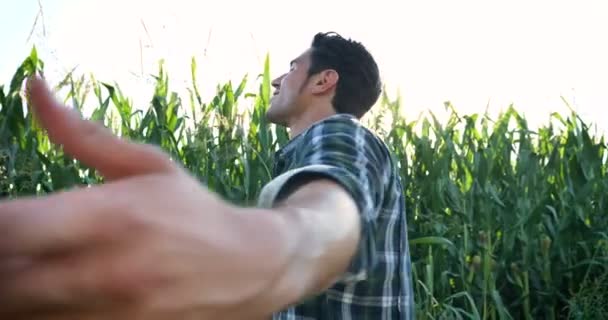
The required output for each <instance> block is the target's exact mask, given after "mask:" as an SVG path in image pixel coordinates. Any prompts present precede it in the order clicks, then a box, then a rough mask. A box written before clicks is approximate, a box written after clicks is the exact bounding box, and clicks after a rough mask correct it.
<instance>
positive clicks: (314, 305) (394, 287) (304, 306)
mask: <svg viewBox="0 0 608 320" xmlns="http://www.w3.org/2000/svg"><path fill="white" fill-rule="evenodd" d="M275 160H276V162H275V168H274V179H273V180H272V181H271V182H270V183H269V184H268V185H266V186H265V187H264V188H263V189H262V193H261V194H260V197H259V199H258V201H259V202H258V204H259V206H261V207H267V208H269V207H272V206H273V204H274V203H275V202H276V201H277V200H279V199H280V197H281V194H282V192H283V191H285V190H286V189H287V187H288V186H290V187H291V186H293V183H294V182H295V181H302V178H310V177H313V176H319V175H322V176H325V177H329V178H331V179H334V180H335V181H337V182H339V183H340V184H341V185H342V186H344V187H345V188H346V190H348V191H349V192H350V193H351V195H352V196H353V199H355V201H356V203H357V206H358V207H359V210H360V212H361V222H362V236H361V241H360V243H359V247H358V250H357V253H356V255H355V257H354V258H353V260H352V261H351V264H350V267H349V268H348V270H347V271H346V272H345V274H344V275H343V276H342V277H341V278H340V279H339V281H337V282H336V283H335V284H334V285H333V286H332V287H330V288H329V289H327V290H326V291H324V292H322V293H321V294H319V295H316V296H314V297H310V298H308V299H305V300H303V301H299V302H298V303H297V304H295V305H293V306H290V307H289V308H288V309H286V310H283V311H281V312H279V313H277V314H275V315H273V319H274V320H290V319H292V320H297V319H302V320H304V319H308V320H313V319H314V320H320V319H331V320H340V319H353V320H357V319H360V320H364V319H378V320H385V319H386V320H388V319H404V320H409V319H414V299H413V289H412V278H411V263H410V253H409V249H408V246H409V245H408V240H407V224H406V216H405V201H404V195H403V188H402V185H401V182H400V178H399V174H398V171H397V167H396V165H395V162H394V161H393V158H392V155H391V154H390V152H389V151H388V149H387V147H386V145H385V144H384V143H383V142H382V141H381V140H380V139H379V138H378V137H377V136H375V135H374V134H373V133H372V132H371V131H369V130H368V129H366V128H365V127H364V126H363V125H361V124H360V123H359V121H357V119H356V118H354V117H351V116H349V115H346V114H338V115H334V116H331V117H328V118H326V119H323V120H321V121H319V122H317V123H315V124H313V125H312V126H311V127H309V128H308V129H307V130H306V131H305V132H303V133H301V134H299V135H298V136H296V137H294V138H293V139H292V140H291V141H290V142H289V143H287V145H285V146H284V147H283V148H282V149H281V150H279V151H278V152H277V153H276V159H275Z"/></svg>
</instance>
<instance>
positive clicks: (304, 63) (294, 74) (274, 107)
mask: <svg viewBox="0 0 608 320" xmlns="http://www.w3.org/2000/svg"><path fill="white" fill-rule="evenodd" d="M309 66H310V49H309V50H306V51H305V52H304V53H302V54H301V55H300V56H299V57H297V58H296V59H294V60H293V61H292V63H291V66H290V70H289V72H287V73H285V74H283V75H281V76H280V77H278V78H276V79H274V80H273V81H272V86H273V87H274V88H275V92H274V94H273V96H272V97H271V98H270V108H269V109H268V111H267V112H266V116H267V118H268V120H269V121H270V122H273V123H276V124H280V125H287V124H288V121H289V120H290V119H292V118H294V117H297V115H298V114H300V113H301V112H302V111H303V110H304V108H306V106H307V105H309V104H310V102H311V97H312V95H311V93H310V92H308V90H306V85H307V79H308V68H309Z"/></svg>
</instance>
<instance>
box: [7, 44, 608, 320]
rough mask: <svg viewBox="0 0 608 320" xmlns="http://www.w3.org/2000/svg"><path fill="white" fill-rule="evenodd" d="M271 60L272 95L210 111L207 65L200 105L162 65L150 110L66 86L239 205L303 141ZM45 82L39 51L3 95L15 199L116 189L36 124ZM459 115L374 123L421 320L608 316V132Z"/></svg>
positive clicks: (90, 82)
mask: <svg viewBox="0 0 608 320" xmlns="http://www.w3.org/2000/svg"><path fill="white" fill-rule="evenodd" d="M269 65H270V62H269V58H268V57H267V59H266V62H265V66H264V70H263V72H262V73H261V75H260V77H258V78H256V81H257V82H256V83H255V84H256V88H257V89H256V92H245V91H246V89H245V88H246V86H247V78H246V77H245V78H243V81H242V82H240V83H239V84H238V85H233V84H232V83H230V82H228V83H226V84H222V85H218V86H217V92H216V95H215V97H213V98H212V99H210V101H203V100H202V99H201V95H200V93H199V90H198V88H197V82H196V73H197V70H196V61H195V60H194V59H193V60H192V70H191V71H192V82H191V84H190V87H189V95H188V96H185V97H182V96H178V95H177V94H176V93H175V92H173V91H171V88H170V87H169V77H168V75H167V74H166V72H165V70H164V69H163V67H162V64H161V65H160V68H159V71H158V74H157V75H156V86H155V91H154V92H153V93H151V98H150V103H149V105H147V106H137V107H136V106H133V104H132V102H131V101H130V99H129V98H128V96H127V95H125V94H124V93H123V92H121V90H120V88H119V86H118V85H110V84H108V83H104V82H100V81H98V80H96V79H95V78H94V77H92V76H90V77H85V76H80V77H77V76H75V75H74V74H72V73H70V74H68V75H67V76H66V77H65V79H64V80H63V81H62V82H61V83H59V84H58V87H57V88H58V89H59V88H63V89H66V90H67V91H68V93H67V95H64V96H62V98H63V99H65V102H66V103H67V104H69V105H71V106H73V107H75V108H76V109H78V110H82V106H83V105H84V102H85V100H86V99H94V100H95V101H94V105H95V108H94V110H93V111H92V114H91V115H90V116H89V118H90V119H92V120H95V121H100V122H103V123H104V124H105V125H106V126H107V127H109V128H111V129H112V130H113V131H114V132H115V133H116V134H118V135H121V136H123V137H125V138H128V139H132V140H135V141H141V142H147V143H152V144H156V145H159V146H161V147H162V148H163V149H164V150H166V152H167V153H169V154H170V155H171V156H172V158H173V159H174V160H175V161H179V162H181V163H182V164H183V166H184V167H185V168H186V169H187V170H189V171H190V172H191V173H192V174H193V175H195V176H197V177H198V178H199V179H200V181H201V183H202V184H204V185H206V186H208V187H209V188H210V189H212V190H214V191H216V192H217V193H219V194H220V195H222V196H223V197H224V198H225V199H227V200H228V201H232V202H234V203H238V204H240V205H253V204H254V203H255V200H256V197H257V195H258V193H259V191H260V189H261V187H262V186H263V185H264V184H265V183H267V182H268V181H269V180H270V179H271V172H272V170H271V168H272V165H273V163H272V157H273V154H274V151H275V150H276V149H277V148H279V147H280V146H282V145H283V144H285V143H286V142H287V141H288V135H287V132H286V131H285V129H283V128H281V127H277V126H274V125H271V124H269V123H268V122H267V121H266V119H265V118H264V112H265V110H266V108H267V106H268V101H269V98H270V95H271V86H270V74H269ZM34 72H39V73H43V72H44V63H43V62H42V61H41V60H40V59H39V58H38V56H37V53H36V50H35V49H34V50H33V51H32V53H31V54H30V56H29V57H27V58H26V59H25V60H24V62H23V64H22V65H21V66H18V69H17V71H16V73H15V75H14V78H13V79H12V81H11V83H10V84H8V86H6V85H5V86H0V199H8V198H12V197H16V196H24V195H35V194H45V193H49V192H53V191H58V190H63V189H68V188H74V187H77V186H81V185H88V184H96V183H102V182H103V181H102V178H101V177H99V176H98V175H97V173H96V172H95V171H94V170H92V169H90V168H87V167H86V166H84V165H82V164H80V163H79V162H77V161H75V160H74V159H72V158H70V157H69V156H67V155H65V154H63V153H62V151H61V149H60V148H58V147H57V146H54V145H51V144H50V143H49V140H48V138H47V136H46V135H45V133H44V132H43V131H42V130H41V129H40V128H39V127H38V126H37V125H36V124H35V123H34V122H33V121H32V118H31V115H30V114H29V113H28V112H27V105H26V103H25V100H24V93H23V82H24V79H25V78H26V77H28V76H29V75H31V74H32V73H34ZM445 107H446V108H447V109H446V110H448V111H449V112H450V113H451V116H450V117H449V119H448V120H447V121H443V122H440V121H439V120H437V118H436V117H434V116H433V114H430V115H429V116H427V117H420V118H418V119H406V118H405V117H404V116H402V115H400V113H399V110H400V108H403V106H402V103H401V101H400V99H399V97H397V98H396V99H391V98H389V97H388V96H387V95H386V94H384V95H383V96H382V97H381V100H380V101H379V103H378V106H377V107H376V109H377V110H376V111H375V112H374V114H373V115H370V116H369V117H366V119H365V121H366V123H367V124H368V126H369V127H370V128H372V129H373V130H375V131H376V132H378V134H379V135H380V136H381V137H383V138H384V139H385V141H386V142H387V144H388V145H389V147H390V148H391V149H392V151H393V152H394V155H395V158H396V159H397V160H398V163H399V166H400V172H401V176H402V179H403V182H404V190H403V192H404V193H405V194H406V195H407V209H408V211H407V214H408V222H409V226H408V228H409V235H410V245H411V251H412V261H413V272H414V274H413V276H414V281H415V300H416V309H417V317H418V318H419V319H608V215H607V214H606V213H607V210H608V196H607V194H608V165H607V157H608V152H607V150H606V147H607V145H606V143H605V141H604V137H596V136H592V135H591V132H590V130H589V127H588V125H587V124H585V123H584V122H583V121H581V119H580V118H579V117H577V115H576V114H575V113H574V112H573V113H571V114H569V115H560V114H553V115H552V117H551V121H549V122H548V123H547V124H546V125H545V126H543V127H540V128H539V129H537V130H531V129H529V128H528V125H527V123H526V119H525V118H524V117H523V116H521V115H520V114H519V113H518V112H517V111H516V110H515V109H514V108H513V107H510V108H508V109H507V110H506V111H505V112H503V113H502V114H500V115H499V116H497V117H496V119H491V118H490V117H489V116H488V115H487V114H483V115H482V114H472V115H461V114H458V113H457V112H456V110H454V108H453V107H452V106H451V105H450V104H447V103H446V105H445ZM239 110H244V111H239ZM387 121H388V123H389V124H390V125H388V126H384V125H383V123H386V122H387ZM0 201H1V200H0Z"/></svg>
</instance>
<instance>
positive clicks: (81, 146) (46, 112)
mask: <svg viewBox="0 0 608 320" xmlns="http://www.w3.org/2000/svg"><path fill="white" fill-rule="evenodd" d="M27 87H28V97H29V102H30V105H31V106H32V108H33V113H34V114H35V115H36V117H37V119H38V121H39V122H40V123H41V125H42V126H43V127H44V128H45V129H46V130H47V132H48V135H49V138H50V139H51V141H52V142H53V143H57V144H60V145H62V146H63V148H64V150H65V152H66V153H68V154H70V155H72V156H73V157H74V158H76V159H78V160H80V161H82V162H83V163H85V164H86V165H88V166H91V167H93V168H95V169H97V170H98V171H99V172H100V173H101V174H102V175H103V176H105V177H106V178H108V179H114V178H119V177H124V176H130V175H137V174H146V173H152V172H167V171H170V170H173V169H174V165H173V164H172V162H171V160H170V159H169V158H168V157H167V156H166V155H165V154H164V153H163V152H161V151H160V150H158V148H156V147H153V146H151V145H146V144H137V143H133V142H129V141H126V140H123V139H120V138H119V137H117V136H115V135H113V134H112V133H111V132H110V131H109V130H107V129H106V128H104V127H103V126H101V125H100V124H98V123H95V122H93V121H87V120H84V119H82V118H81V117H80V116H79V115H78V114H77V113H76V112H74V111H73V110H71V109H68V108H66V107H64V106H62V105H61V104H60V103H59V102H58V101H57V100H56V98H55V97H54V95H53V94H52V92H51V91H50V90H49V88H48V86H47V85H46V82H45V81H44V80H42V79H40V78H38V77H33V78H31V79H29V80H28V85H27Z"/></svg>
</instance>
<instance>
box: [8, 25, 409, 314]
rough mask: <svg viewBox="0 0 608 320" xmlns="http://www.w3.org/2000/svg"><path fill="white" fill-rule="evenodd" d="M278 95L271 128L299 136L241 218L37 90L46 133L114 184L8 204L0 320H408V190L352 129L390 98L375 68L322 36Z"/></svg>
mask: <svg viewBox="0 0 608 320" xmlns="http://www.w3.org/2000/svg"><path fill="white" fill-rule="evenodd" d="M273 86H274V87H275V88H276V89H277V90H276V92H275V95H274V96H273V98H272V102H271V107H270V109H269V110H268V118H269V119H270V120H271V121H273V122H275V123H277V124H280V125H285V126H288V127H289V128H290V133H291V136H292V139H291V141H290V142H289V144H288V145H287V146H285V148H284V149H282V150H281V151H280V152H278V153H277V161H278V162H277V164H276V173H277V177H276V178H275V179H274V180H273V181H272V182H271V183H269V184H268V185H267V186H266V187H265V188H264V189H263V191H262V194H261V195H260V199H259V206H258V207H256V208H242V207H236V206H234V205H231V204H229V203H226V202H224V201H222V200H221V199H220V198H219V197H218V196H217V195H215V194H213V193H212V192H209V191H208V190H207V189H205V188H204V187H203V186H201V185H200V184H198V182H197V180H196V179H194V178H193V177H191V176H190V175H189V174H188V173H187V172H185V171H184V170H183V169H182V168H181V167H179V166H178V165H177V164H175V163H173V162H172V161H170V160H169V158H167V157H166V155H165V154H164V153H162V152H159V151H158V149H157V148H155V147H152V146H149V145H140V144H135V143H132V142H128V141H125V140H121V139H118V138H117V137H114V136H113V135H111V134H110V133H108V132H107V131H106V130H104V129H103V128H101V127H100V126H98V125H97V124H95V123H92V122H88V121H84V120H82V119H80V118H79V117H78V116H77V115H76V114H75V113H73V112H71V111H70V110H68V109H66V108H63V107H61V106H59V104H58V103H57V102H56V101H55V100H54V98H53V96H52V94H51V93H50V91H49V90H48V89H47V87H46V85H45V83H44V82H43V81H42V80H41V79H38V78H33V79H30V80H29V81H28V92H29V100H30V102H31V103H30V104H31V106H32V108H33V112H34V113H35V114H36V116H37V118H38V119H39V120H40V122H41V124H42V125H43V126H44V127H45V128H46V129H47V132H48V134H49V137H50V138H51V139H52V141H53V142H55V143H58V144H60V145H62V146H63V148H64V150H65V152H67V153H69V154H71V155H72V156H74V157H76V158H77V159H79V160H81V161H82V162H83V163H85V164H88V165H89V166H92V167H94V168H96V169H97V170H98V171H99V172H100V173H101V174H102V175H104V176H105V177H106V179H107V183H105V184H103V185H100V186H94V187H91V188H81V189H75V190H70V191H64V192H61V193H57V194H53V195H49V196H45V197H38V198H23V199H15V200H11V201H5V202H2V203H0V232H1V234H2V237H1V238H0V318H1V319H113V320H114V319H267V318H268V317H270V316H271V315H272V316H273V318H275V319H410V318H413V298H412V287H411V276H410V269H409V268H410V265H409V263H410V262H409V251H408V242H407V232H406V222H405V211H404V201H403V195H402V190H401V189H402V188H401V185H400V182H399V179H398V175H397V171H396V167H395V165H394V164H393V162H392V160H391V157H390V154H389V152H388V151H387V149H386V147H385V145H384V144H383V143H382V142H381V141H380V140H379V139H377V138H376V137H375V136H374V135H373V134H371V133H370V132H369V131H368V130H366V129H365V128H364V127H363V126H361V125H360V124H359V122H358V120H357V119H358V118H359V117H361V116H362V115H363V114H365V112H366V111H367V110H368V109H369V108H370V107H371V106H372V105H373V104H374V102H375V101H376V100H377V98H378V96H379V93H380V81H379V76H378V69H377V67H376V64H375V62H374V60H373V59H372V57H371V56H370V55H369V53H368V52H367V51H366V50H365V48H364V47H363V46H361V45H360V44H358V43H355V42H352V41H350V40H346V39H343V38H342V37H340V36H338V35H335V34H318V35H316V36H315V38H314V41H313V43H312V46H311V48H309V49H308V50H306V51H305V52H304V53H303V54H302V55H300V56H299V57H298V58H296V59H295V60H294V61H293V62H292V64H291V70H290V71H289V72H288V73H286V74H285V75H283V76H281V77H280V78H278V79H277V80H275V81H273Z"/></svg>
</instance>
